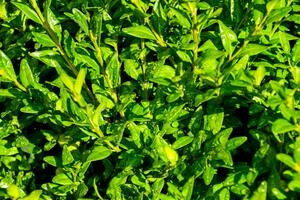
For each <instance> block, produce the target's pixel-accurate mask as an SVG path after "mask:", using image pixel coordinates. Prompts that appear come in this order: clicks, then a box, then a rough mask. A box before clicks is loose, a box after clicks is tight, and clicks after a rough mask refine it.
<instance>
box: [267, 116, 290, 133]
mask: <svg viewBox="0 0 300 200" xmlns="http://www.w3.org/2000/svg"><path fill="white" fill-rule="evenodd" d="M294 129H295V126H294V125H292V124H291V123H290V122H289V121H287V120H286V119H277V120H276V121H275V122H273V124H272V132H273V133H274V134H283V133H286V132H290V131H293V130H294Z"/></svg>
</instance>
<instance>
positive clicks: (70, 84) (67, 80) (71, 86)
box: [60, 72, 74, 92]
mask: <svg viewBox="0 0 300 200" xmlns="http://www.w3.org/2000/svg"><path fill="white" fill-rule="evenodd" d="M60 79H61V81H62V82H63V83H64V85H65V86H66V87H67V88H68V89H69V90H71V91H72V92H73V91H74V80H73V78H71V77H70V76H69V75H68V74H66V73H65V72H61V73H60Z"/></svg>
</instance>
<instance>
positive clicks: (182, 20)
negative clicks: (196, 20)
mask: <svg viewBox="0 0 300 200" xmlns="http://www.w3.org/2000/svg"><path fill="white" fill-rule="evenodd" d="M171 10H172V12H173V13H174V15H175V16H176V18H177V22H178V23H179V24H180V25H181V26H183V27H184V28H188V29H189V28H190V27H191V23H190V19H189V18H188V16H187V15H186V14H185V13H183V12H182V11H181V10H177V9H175V8H171Z"/></svg>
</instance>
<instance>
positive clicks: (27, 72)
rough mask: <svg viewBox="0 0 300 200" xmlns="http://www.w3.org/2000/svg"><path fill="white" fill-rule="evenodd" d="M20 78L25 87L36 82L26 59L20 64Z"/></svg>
mask: <svg viewBox="0 0 300 200" xmlns="http://www.w3.org/2000/svg"><path fill="white" fill-rule="evenodd" d="M20 79H21V82H22V84H23V85H24V86H25V87H28V86H29V85H33V84H34V83H35V80H34V77H33V74H32V71H31V69H30V66H29V64H28V61H27V60H26V59H23V60H22V61H21V64H20Z"/></svg>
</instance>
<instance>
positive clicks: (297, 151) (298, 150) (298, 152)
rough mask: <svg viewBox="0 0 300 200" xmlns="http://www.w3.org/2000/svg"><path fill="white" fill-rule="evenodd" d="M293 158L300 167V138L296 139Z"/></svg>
mask: <svg viewBox="0 0 300 200" xmlns="http://www.w3.org/2000/svg"><path fill="white" fill-rule="evenodd" d="M293 156H294V159H295V161H296V163H297V164H298V165H299V166H300V137H297V139H296V142H295V146H294V152H293Z"/></svg>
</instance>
